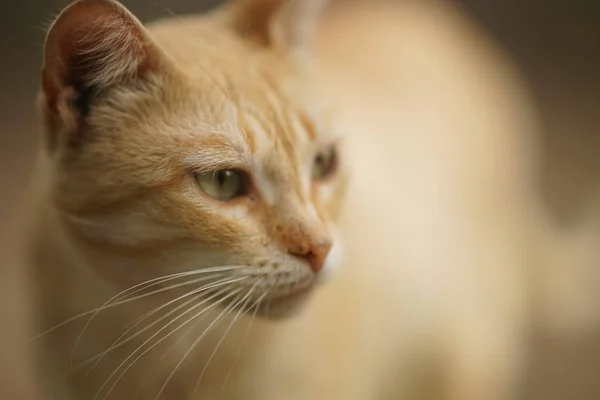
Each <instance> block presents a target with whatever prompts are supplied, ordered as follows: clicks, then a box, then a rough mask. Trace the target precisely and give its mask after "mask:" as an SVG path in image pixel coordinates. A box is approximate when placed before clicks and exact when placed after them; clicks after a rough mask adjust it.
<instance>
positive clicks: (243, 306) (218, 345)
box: [192, 279, 262, 398]
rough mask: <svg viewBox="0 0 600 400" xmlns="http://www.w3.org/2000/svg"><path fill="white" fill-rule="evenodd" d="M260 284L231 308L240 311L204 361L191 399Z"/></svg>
mask: <svg viewBox="0 0 600 400" xmlns="http://www.w3.org/2000/svg"><path fill="white" fill-rule="evenodd" d="M261 282H262V279H260V280H258V281H257V282H256V283H255V284H254V285H253V286H252V288H250V290H249V291H248V293H246V295H245V296H244V297H243V298H242V299H241V300H239V301H238V302H237V303H236V304H235V305H234V306H233V308H235V307H238V306H240V309H239V310H238V311H237V313H236V314H235V316H234V317H233V320H231V322H230V323H229V326H227V328H226V329H225V332H224V333H223V336H221V339H219V341H218V342H217V345H216V346H215V349H214V350H213V351H212V353H211V354H210V356H209V357H208V360H207V361H206V364H205V365H204V368H203V369H202V372H201V373H200V377H199V378H198V380H197V381H196V387H195V388H194V393H193V394H192V398H193V397H195V396H196V392H198V388H199V387H200V382H202V378H203V377H204V374H205V373H206V370H207V369H208V366H209V365H210V362H211V361H212V359H213V358H214V356H215V354H217V351H218V350H219V347H221V344H222V343H223V341H224V340H225V338H226V337H227V334H228V333H229V331H230V330H231V328H232V327H233V325H234V324H235V322H236V321H237V320H238V318H239V317H240V315H241V314H242V313H243V312H244V308H245V307H246V303H247V301H248V299H249V298H250V295H251V294H252V292H253V291H254V289H256V287H257V286H258V285H259V283H261Z"/></svg>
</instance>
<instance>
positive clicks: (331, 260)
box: [317, 233, 344, 285]
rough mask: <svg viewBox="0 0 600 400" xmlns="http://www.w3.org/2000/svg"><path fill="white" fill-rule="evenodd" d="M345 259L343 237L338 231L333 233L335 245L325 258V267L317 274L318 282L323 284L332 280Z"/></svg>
mask: <svg viewBox="0 0 600 400" xmlns="http://www.w3.org/2000/svg"><path fill="white" fill-rule="evenodd" d="M343 259H344V247H343V243H342V239H341V238H340V237H339V235H338V234H337V233H334V235H333V246H332V247H331V251H330V252H329V254H328V255H327V258H326V259H325V264H324V266H323V269H322V270H321V272H319V274H318V275H317V284H319V285H322V284H325V283H327V282H329V281H330V280H331V278H332V277H333V275H334V274H335V273H336V272H337V270H338V269H339V268H340V266H341V265H342V262H343Z"/></svg>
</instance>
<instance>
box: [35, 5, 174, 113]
mask: <svg viewBox="0 0 600 400" xmlns="http://www.w3.org/2000/svg"><path fill="white" fill-rule="evenodd" d="M163 67H164V60H163V59H162V54H161V53H160V51H159V49H158V48H157V47H156V45H155V44H154V43H153V42H152V41H151V40H150V38H149V37H148V34H147V32H146V30H145V28H144V27H143V26H142V24H141V23H140V22H139V21H138V20H137V19H136V18H135V17H134V16H133V15H132V14H131V13H130V12H129V11H128V10H127V9H126V8H125V7H124V6H122V5H121V4H119V3H118V2H116V1H113V0H79V1H76V2H75V3H73V4H71V5H70V6H68V7H67V8H66V9H65V10H64V11H63V12H62V13H61V14H60V15H59V16H58V18H57V19H56V20H55V21H54V23H53V24H52V25H51V27H50V30H49V32H48V35H47V37H46V43H45V48H44V66H43V70H42V89H43V101H44V103H45V106H46V109H47V111H48V112H49V113H52V114H54V115H55V116H57V117H59V118H62V117H64V118H66V117H72V118H78V117H81V116H82V115H83V114H85V112H86V107H87V105H88V102H89V100H90V96H94V95H97V94H98V93H101V92H102V91H103V90H105V89H107V88H109V87H114V86H117V85H131V84H134V83H135V82H136V81H138V80H139V79H143V78H144V76H146V75H147V74H148V73H152V72H157V71H158V70H159V69H161V68H163ZM71 114H73V115H71Z"/></svg>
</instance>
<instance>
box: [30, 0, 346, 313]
mask: <svg viewBox="0 0 600 400" xmlns="http://www.w3.org/2000/svg"><path fill="white" fill-rule="evenodd" d="M322 3H323V1H319V0H238V1H235V2H232V3H229V4H227V5H225V6H224V7H222V8H220V9H217V10H216V11H213V12H212V13H209V14H207V15H205V16H203V17H201V18H198V17H185V18H184V17H174V18H171V19H168V20H165V21H161V22H157V23H154V24H153V25H151V26H149V27H144V26H143V25H142V24H141V23H140V22H139V21H138V20H137V19H136V18H135V17H134V16H133V15H132V14H131V13H130V12H129V11H128V10H127V9H126V8H125V7H123V6H122V5H120V4H119V3H117V2H116V1H112V0H80V1H78V2H75V3H73V4H72V5H70V6H69V7H68V8H66V9H65V10H64V11H63V12H62V13H61V14H60V16H59V17H58V18H57V19H56V21H55V22H54V23H53V25H52V26H51V28H50V30H49V33H48V36H47V40H46V44H45V57H44V66H43V71H42V93H41V96H40V98H41V104H42V109H43V115H44V120H45V136H44V141H45V148H46V152H47V154H48V157H49V158H50V159H51V168H52V174H51V179H52V182H51V188H52V190H51V195H52V198H51V201H52V205H53V207H54V208H55V209H56V210H57V211H58V213H57V215H58V218H59V221H60V222H61V226H63V227H64V231H65V232H66V234H67V235H68V237H69V238H70V241H71V242H72V243H73V244H74V248H75V249H77V250H78V251H79V252H80V253H81V255H82V256H83V257H84V258H85V260H86V264H89V265H90V266H92V267H93V268H94V269H96V270H97V272H99V273H100V274H101V276H103V277H104V278H105V279H107V280H110V281H111V282H114V283H116V284H117V285H119V286H120V287H123V288H125V287H127V286H131V285H133V284H139V283H140V282H143V281H146V280H150V279H155V280H154V281H152V282H154V283H155V284H160V285H163V286H165V285H167V286H168V285H172V286H175V284H178V283H184V285H181V286H179V287H185V290H195V293H198V294H202V295H207V296H208V295H209V294H210V295H211V296H212V298H214V299H215V301H223V302H224V299H225V298H228V299H229V300H236V301H238V303H239V304H240V305H241V304H243V305H245V306H247V308H250V306H251V305H254V304H256V307H258V310H259V313H262V312H263V311H264V310H268V309H270V311H271V313H272V314H273V315H285V314H287V313H288V312H289V311H290V310H292V309H295V305H296V304H299V303H301V302H299V301H298V300H299V299H303V298H305V295H306V293H309V292H310V291H311V290H310V289H311V288H312V287H313V286H314V284H315V282H317V281H319V280H320V278H321V277H322V276H324V275H326V274H329V273H330V271H331V270H332V269H334V268H335V267H336V265H337V264H339V262H340V243H339V238H337V237H336V234H335V219H336V217H337V214H338V211H339V208H340V205H341V199H342V197H343V189H344V183H345V174H344V165H343V156H342V154H341V142H340V141H339V138H338V137H336V136H335V134H334V133H335V132H334V129H333V127H332V126H331V124H330V121H329V120H328V116H327V112H326V109H325V108H324V107H323V105H322V104H321V101H320V100H321V99H320V97H319V96H318V94H317V92H316V91H315V88H314V87H313V86H314V82H313V76H312V75H313V74H312V71H313V65H312V64H313V59H312V57H311V47H312V46H311V45H312V42H313V40H314V37H315V32H316V27H317V19H318V18H317V17H318V15H319V12H320V10H321V9H322V5H323V4H322ZM161 276H164V277H165V279H164V280H158V279H156V278H157V277H161ZM178 290H179V289H178Z"/></svg>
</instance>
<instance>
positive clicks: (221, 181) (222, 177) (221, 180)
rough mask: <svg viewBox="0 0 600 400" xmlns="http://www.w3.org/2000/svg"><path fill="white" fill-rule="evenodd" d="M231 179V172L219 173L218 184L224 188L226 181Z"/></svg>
mask: <svg viewBox="0 0 600 400" xmlns="http://www.w3.org/2000/svg"><path fill="white" fill-rule="evenodd" d="M228 177H229V171H219V172H218V173H217V182H218V183H219V186H223V184H224V183H225V180H226V179H227V178H228Z"/></svg>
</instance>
